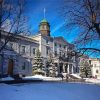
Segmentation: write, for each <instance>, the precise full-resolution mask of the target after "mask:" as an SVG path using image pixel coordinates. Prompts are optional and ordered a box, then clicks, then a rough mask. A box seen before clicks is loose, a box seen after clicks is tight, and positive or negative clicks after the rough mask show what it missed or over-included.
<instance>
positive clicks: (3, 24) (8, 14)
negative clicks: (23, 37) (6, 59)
mask: <svg viewBox="0 0 100 100" xmlns="http://www.w3.org/2000/svg"><path fill="white" fill-rule="evenodd" d="M24 5H25V1H24V0H15V1H14V0H0V43H1V42H2V35H4V31H7V34H6V37H5V39H4V41H3V44H2V46H0V52H1V51H2V50H3V49H4V48H5V46H6V44H7V43H8V42H9V40H11V39H12V38H13V36H15V35H17V34H19V33H20V31H19V28H20V19H21V18H22V16H23V12H24ZM7 21H8V22H9V23H8V22H7Z"/></svg>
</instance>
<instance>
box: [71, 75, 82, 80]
mask: <svg viewBox="0 0 100 100" xmlns="http://www.w3.org/2000/svg"><path fill="white" fill-rule="evenodd" d="M71 75H73V76H74V77H76V78H79V79H81V77H80V76H79V75H78V74H71Z"/></svg>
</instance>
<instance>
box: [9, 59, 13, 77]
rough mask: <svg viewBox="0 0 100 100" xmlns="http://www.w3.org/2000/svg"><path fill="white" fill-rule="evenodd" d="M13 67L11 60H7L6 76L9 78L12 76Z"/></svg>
mask: <svg viewBox="0 0 100 100" xmlns="http://www.w3.org/2000/svg"><path fill="white" fill-rule="evenodd" d="M13 65H14V61H13V59H9V60H8V75H10V76H12V75H13Z"/></svg>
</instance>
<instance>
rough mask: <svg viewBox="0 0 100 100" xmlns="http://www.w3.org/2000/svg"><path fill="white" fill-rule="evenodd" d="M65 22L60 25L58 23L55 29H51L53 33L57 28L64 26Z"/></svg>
mask: <svg viewBox="0 0 100 100" xmlns="http://www.w3.org/2000/svg"><path fill="white" fill-rule="evenodd" d="M64 24H65V22H62V23H60V24H59V25H57V26H56V27H55V28H53V30H52V31H51V33H52V34H53V33H55V32H56V31H57V30H59V29H60V28H61V27H62V26H64Z"/></svg>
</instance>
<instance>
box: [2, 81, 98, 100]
mask: <svg viewBox="0 0 100 100" xmlns="http://www.w3.org/2000/svg"><path fill="white" fill-rule="evenodd" d="M0 100H100V86H98V85H89V84H75V83H74V84H73V83H61V82H60V83H59V82H54V83H52V82H49V83H48V82H46V83H45V82H41V83H33V84H32V83H31V84H29V83H27V84H14V85H6V84H0Z"/></svg>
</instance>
